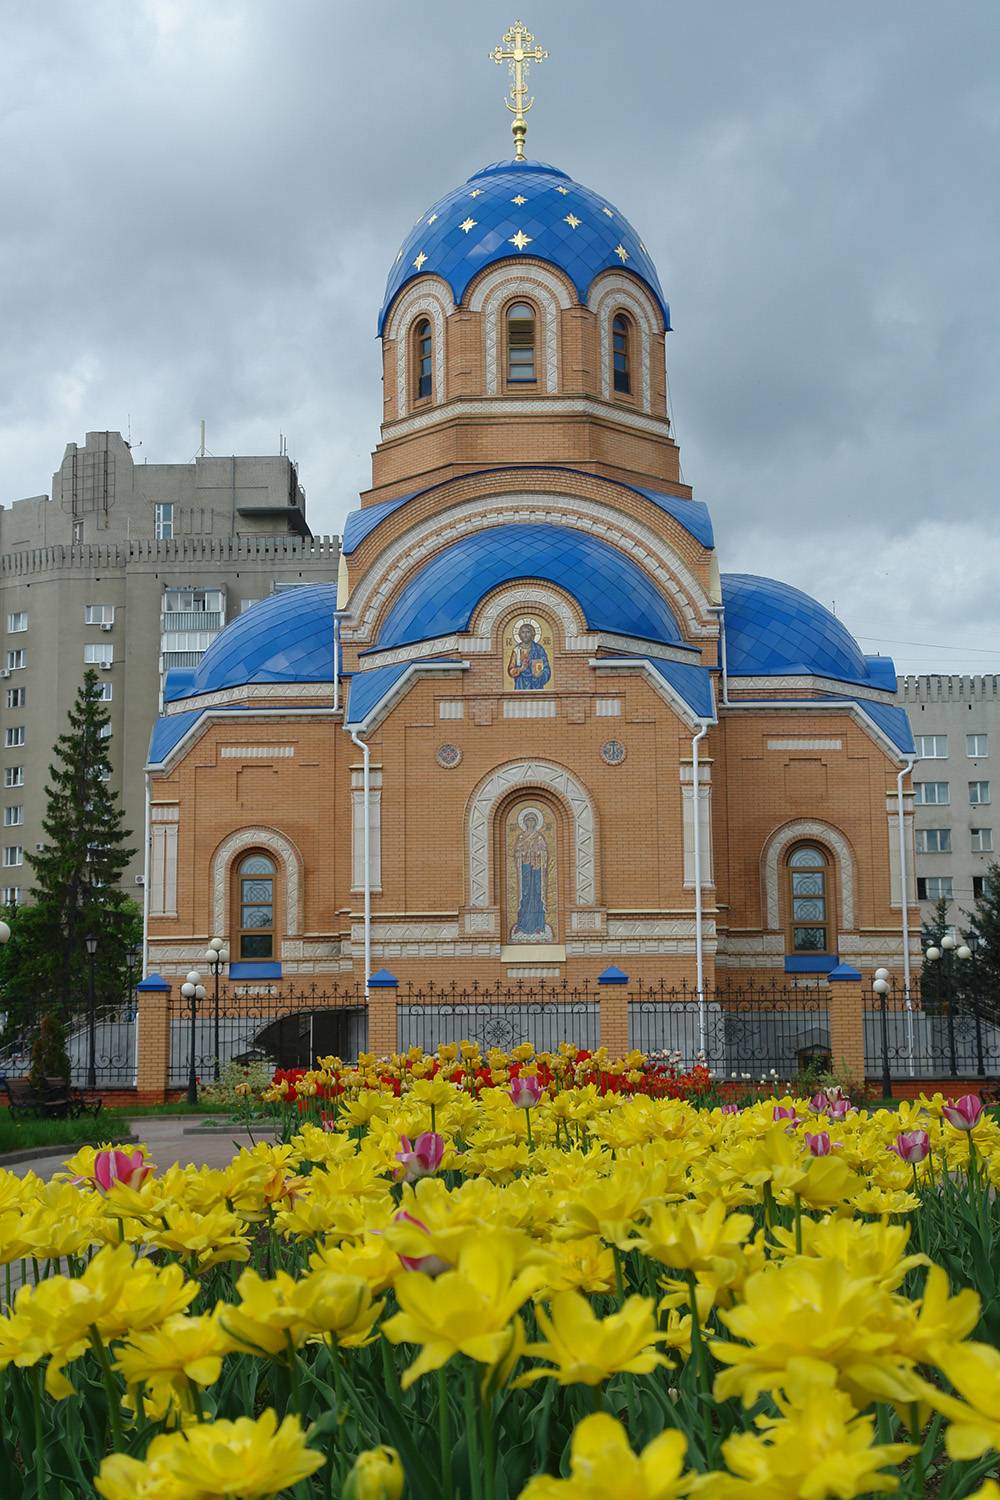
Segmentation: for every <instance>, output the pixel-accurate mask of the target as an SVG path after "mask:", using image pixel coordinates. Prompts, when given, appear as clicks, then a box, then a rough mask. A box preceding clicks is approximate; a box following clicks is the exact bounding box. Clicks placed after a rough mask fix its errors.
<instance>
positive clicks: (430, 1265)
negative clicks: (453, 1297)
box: [392, 1209, 454, 1276]
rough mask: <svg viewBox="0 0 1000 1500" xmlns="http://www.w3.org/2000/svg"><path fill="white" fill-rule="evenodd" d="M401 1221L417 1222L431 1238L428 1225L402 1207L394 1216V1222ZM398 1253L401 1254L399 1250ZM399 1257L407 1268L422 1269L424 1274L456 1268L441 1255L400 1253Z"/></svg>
mask: <svg viewBox="0 0 1000 1500" xmlns="http://www.w3.org/2000/svg"><path fill="white" fill-rule="evenodd" d="M400 1221H403V1222H405V1223H407V1224H416V1226H417V1228H418V1229H422V1230H423V1231H424V1234H426V1235H427V1237H428V1238H430V1230H429V1229H428V1228H427V1225H426V1224H424V1223H422V1222H421V1220H420V1219H415V1218H414V1217H413V1215H412V1214H408V1213H406V1212H404V1210H403V1209H400V1211H399V1213H398V1214H396V1215H395V1216H394V1218H393V1221H392V1222H393V1223H394V1224H398V1223H400ZM396 1254H397V1255H399V1251H398V1250H397V1251H396ZM399 1259H400V1262H401V1264H402V1265H403V1267H404V1269H405V1270H407V1271H420V1272H422V1273H423V1275H424V1276H440V1275H441V1272H442V1271H451V1270H453V1269H454V1267H452V1266H450V1265H449V1264H448V1262H447V1261H446V1260H442V1259H441V1257H440V1256H439V1255H399Z"/></svg>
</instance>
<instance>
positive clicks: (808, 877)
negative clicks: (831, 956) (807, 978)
mask: <svg viewBox="0 0 1000 1500" xmlns="http://www.w3.org/2000/svg"><path fill="white" fill-rule="evenodd" d="M786 882H787V885H786V892H787V911H788V922H787V926H788V938H789V944H790V946H789V952H790V953H824V954H825V953H833V952H835V951H836V926H835V922H834V912H833V865H832V863H831V861H830V858H829V856H828V855H827V854H826V853H824V851H823V850H822V849H819V848H817V847H816V846H815V845H814V844H799V845H798V846H797V847H796V848H795V849H793V850H792V851H791V853H790V854H789V856H788V860H787V864H786Z"/></svg>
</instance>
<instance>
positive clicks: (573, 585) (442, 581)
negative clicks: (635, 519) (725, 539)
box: [374, 522, 687, 651]
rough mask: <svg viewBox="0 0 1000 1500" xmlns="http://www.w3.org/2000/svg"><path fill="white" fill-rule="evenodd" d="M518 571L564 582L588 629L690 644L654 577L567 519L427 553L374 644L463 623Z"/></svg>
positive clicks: (483, 534) (423, 636)
mask: <svg viewBox="0 0 1000 1500" xmlns="http://www.w3.org/2000/svg"><path fill="white" fill-rule="evenodd" d="M520 578H542V579H545V580H546V582H548V583H554V584H557V585H558V586H559V587H560V588H562V589H565V590H566V592H567V593H568V594H571V595H572V596H573V598H574V599H575V600H576V601H577V602H578V603H579V605H580V606H581V608H582V609H583V612H584V615H585V616H586V620H587V625H588V626H589V627H590V629H591V630H611V631H614V632H615V633H616V634H619V635H631V636H638V637H639V638H640V639H642V640H644V641H658V642H661V643H664V644H666V645H670V646H685V645H686V644H687V643H686V641H685V640H684V637H683V636H682V635H681V632H680V630H679V628H678V625H677V621H676V619H675V618H674V615H673V613H672V611H671V609H670V606H669V605H668V604H667V601H666V600H665V599H664V597H663V595H662V594H661V593H660V592H659V590H658V589H657V587H656V585H655V584H654V583H653V581H652V579H651V578H650V577H649V576H648V574H646V573H644V572H643V571H642V569H641V568H640V567H639V566H638V564H637V563H634V562H633V561H632V559H631V558H630V557H627V556H626V555H625V554H624V553H623V552H619V551H617V550H616V549H615V548H614V547H612V546H610V545H609V543H607V542H603V541H601V540H600V539H599V538H597V537H594V536H591V535H590V534H589V533H588V532H585V531H575V530H573V529H572V528H571V527H568V526H553V525H551V524H546V523H544V522H530V523H523V524H521V523H518V522H512V523H510V524H509V525H506V526H489V527H486V528H484V529H483V530H482V531H474V532H471V533H470V534H469V535H468V536H464V537H462V538H461V540H460V541H457V542H453V543H452V545H451V546H450V547H446V548H445V549H444V551H443V552H439V553H438V554H437V556H436V557H432V558H431V560H430V562H428V563H426V564H425V565H424V566H423V567H422V568H421V569H420V571H419V572H418V573H417V574H416V575H415V576H414V577H412V578H411V579H410V581H409V583H408V584H407V585H406V587H405V588H404V589H403V591H402V593H401V594H400V595H399V598H398V599H397V600H396V602H395V604H394V605H393V606H392V608H391V609H390V610H389V613H388V615H387V616H386V619H385V624H384V625H383V626H382V628H381V630H380V631H379V635H378V645H377V647H376V648H374V649H377V650H379V651H384V650H386V649H387V648H388V647H390V646H405V645H411V644H413V643H415V642H417V641H428V640H434V639H435V637H437V636H442V635H451V634H452V633H453V632H455V631H463V630H467V629H468V627H469V621H470V620H471V618H472V614H473V611H474V610H475V608H476V605H477V604H478V603H479V601H480V599H482V598H483V597H484V596H485V595H486V594H488V593H489V591H490V589H493V588H496V587H497V585H498V584H501V583H511V582H513V580H514V579H520Z"/></svg>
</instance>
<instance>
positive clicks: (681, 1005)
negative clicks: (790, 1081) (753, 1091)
mask: <svg viewBox="0 0 1000 1500" xmlns="http://www.w3.org/2000/svg"><path fill="white" fill-rule="evenodd" d="M628 1022H629V1046H630V1047H635V1048H637V1049H638V1050H639V1051H640V1052H645V1053H666V1054H668V1055H670V1056H671V1057H673V1058H674V1060H675V1061H676V1063H677V1065H678V1067H680V1068H682V1069H688V1068H691V1067H693V1066H694V1065H695V1064H696V1063H699V1062H702V1063H704V1064H705V1066H707V1067H708V1068H710V1069H711V1070H712V1072H713V1073H716V1074H723V1075H726V1076H728V1075H731V1074H734V1073H735V1074H736V1075H737V1076H738V1077H749V1078H752V1079H759V1078H761V1077H762V1076H763V1077H770V1076H772V1075H773V1074H776V1075H777V1076H778V1077H779V1078H793V1077H794V1076H795V1075H796V1074H797V1073H799V1072H801V1071H803V1070H804V1069H805V1068H806V1067H808V1065H809V1064H810V1063H811V1062H814V1061H816V1060H817V1059H821V1060H828V1059H829V1057H830V1020H829V1016H828V1014H827V1003H826V997H825V995H823V994H820V993H819V992H818V991H816V990H812V989H805V988H800V989H783V988H780V987H779V986H777V985H765V986H760V987H755V986H753V985H744V986H732V987H726V988H723V989H711V990H705V991H703V993H702V994H701V995H700V996H699V995H698V993H697V991H695V990H691V989H688V988H687V986H685V985H681V986H680V987H679V988H669V987H667V986H666V985H664V984H663V983H660V984H659V985H652V986H646V987H643V986H642V985H640V986H639V987H638V990H637V991H636V992H633V991H631V990H630V991H629V995H628Z"/></svg>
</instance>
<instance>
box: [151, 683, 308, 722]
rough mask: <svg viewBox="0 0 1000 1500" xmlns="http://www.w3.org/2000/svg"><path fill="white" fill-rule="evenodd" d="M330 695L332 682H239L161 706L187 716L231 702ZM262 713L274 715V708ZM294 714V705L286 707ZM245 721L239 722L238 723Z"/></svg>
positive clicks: (164, 709)
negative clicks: (199, 709) (193, 711)
mask: <svg viewBox="0 0 1000 1500" xmlns="http://www.w3.org/2000/svg"><path fill="white" fill-rule="evenodd" d="M328 696H329V697H332V696H333V683H332V681H331V682H241V683H238V684H234V685H233V686H232V687H231V688H220V689H219V691H218V692H216V693H198V694H196V695H193V696H192V697H190V698H175V699H174V700H173V701H172V702H170V703H165V704H164V705H163V713H164V715H166V716H168V717H169V715H170V714H189V713H190V712H191V711H192V709H195V708H201V709H207V708H224V707H227V706H229V705H231V704H233V703H248V702H249V701H250V700H251V699H253V698H325V697H328ZM261 709H262V712H267V713H273V709H264V707H263V705H261ZM288 710H289V712H290V713H294V712H295V705H294V703H290V704H289V705H288ZM244 722H246V721H245V719H242V718H241V719H240V723H241V724H242V723H244Z"/></svg>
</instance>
